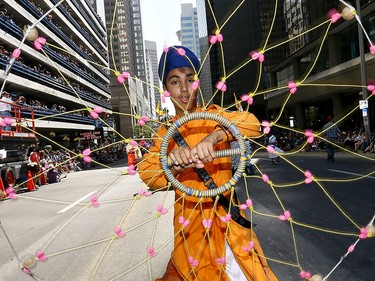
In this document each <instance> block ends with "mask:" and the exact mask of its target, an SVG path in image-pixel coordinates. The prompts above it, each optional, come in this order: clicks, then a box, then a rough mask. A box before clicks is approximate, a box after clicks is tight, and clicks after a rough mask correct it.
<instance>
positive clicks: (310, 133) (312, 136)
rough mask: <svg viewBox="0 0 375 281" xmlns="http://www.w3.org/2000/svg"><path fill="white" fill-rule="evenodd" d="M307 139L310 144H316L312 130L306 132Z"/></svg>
mask: <svg viewBox="0 0 375 281" xmlns="http://www.w3.org/2000/svg"><path fill="white" fill-rule="evenodd" d="M305 137H307V142H308V143H313V142H314V133H313V131H312V130H310V129H307V130H306V131H305Z"/></svg>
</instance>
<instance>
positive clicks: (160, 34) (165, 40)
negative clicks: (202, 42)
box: [98, 0, 196, 56]
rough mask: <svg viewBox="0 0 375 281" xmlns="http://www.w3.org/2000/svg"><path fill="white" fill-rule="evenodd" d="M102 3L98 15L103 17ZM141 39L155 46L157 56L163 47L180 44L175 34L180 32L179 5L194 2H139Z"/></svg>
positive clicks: (147, 0) (100, 1)
mask: <svg viewBox="0 0 375 281" xmlns="http://www.w3.org/2000/svg"><path fill="white" fill-rule="evenodd" d="M103 1H105V0H98V14H99V15H100V16H101V18H102V19H105V16H104V7H103ZM140 1H141V12H142V14H141V16H142V29H143V39H144V40H149V41H154V42H156V44H157V49H158V56H160V55H161V52H162V50H163V49H164V47H165V46H171V45H175V44H180V42H179V41H178V38H177V35H176V32H177V31H178V30H180V29H181V28H180V16H181V4H183V3H193V6H194V7H195V6H196V4H195V0H140Z"/></svg>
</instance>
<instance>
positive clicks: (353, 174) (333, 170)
mask: <svg viewBox="0 0 375 281" xmlns="http://www.w3.org/2000/svg"><path fill="white" fill-rule="evenodd" d="M328 171H332V172H337V173H342V174H348V175H352V176H360V177H363V176H364V175H361V174H357V173H351V172H346V171H341V170H335V169H328ZM366 179H373V180H374V179H375V177H371V176H367V177H366Z"/></svg>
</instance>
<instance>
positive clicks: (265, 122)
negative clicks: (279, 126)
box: [261, 120, 271, 134]
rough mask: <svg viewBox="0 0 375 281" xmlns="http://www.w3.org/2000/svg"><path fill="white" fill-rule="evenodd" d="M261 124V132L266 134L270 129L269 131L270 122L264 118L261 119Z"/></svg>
mask: <svg viewBox="0 0 375 281" xmlns="http://www.w3.org/2000/svg"><path fill="white" fill-rule="evenodd" d="M261 125H262V126H263V132H264V133H265V134H268V133H269V132H270V131H271V127H270V126H271V125H270V122H268V121H266V120H264V121H262V124H261Z"/></svg>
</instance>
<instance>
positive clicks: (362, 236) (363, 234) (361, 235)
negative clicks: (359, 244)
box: [359, 227, 367, 239]
mask: <svg viewBox="0 0 375 281" xmlns="http://www.w3.org/2000/svg"><path fill="white" fill-rule="evenodd" d="M366 238H367V230H366V228H365V227H362V228H361V230H360V232H359V239H366Z"/></svg>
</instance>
